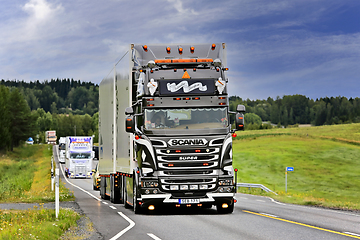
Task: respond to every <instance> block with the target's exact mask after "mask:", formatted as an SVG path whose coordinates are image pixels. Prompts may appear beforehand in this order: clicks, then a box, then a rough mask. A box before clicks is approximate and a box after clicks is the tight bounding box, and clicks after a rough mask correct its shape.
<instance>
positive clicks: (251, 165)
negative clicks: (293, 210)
mask: <svg viewBox="0 0 360 240" xmlns="http://www.w3.org/2000/svg"><path fill="white" fill-rule="evenodd" d="M233 144H234V148H233V156H234V167H237V168H238V169H239V174H238V182H246V183H259V184H263V185H265V186H267V187H269V188H270V189H272V190H274V191H275V192H277V193H278V194H279V196H277V197H275V196H273V195H272V197H275V198H278V199H280V200H281V201H287V202H295V203H301V204H310V205H321V206H327V207H335V208H338V207H339V208H346V209H360V202H359V199H360V175H359V172H360V124H344V125H332V126H319V127H307V128H288V129H270V130H261V131H244V132H238V137H237V138H236V139H235V140H234V143H233ZM287 166H291V167H294V169H295V170H294V172H289V173H288V192H287V193H285V167H287ZM242 191H248V190H246V189H242ZM256 192H258V191H256V190H253V191H252V193H256Z"/></svg>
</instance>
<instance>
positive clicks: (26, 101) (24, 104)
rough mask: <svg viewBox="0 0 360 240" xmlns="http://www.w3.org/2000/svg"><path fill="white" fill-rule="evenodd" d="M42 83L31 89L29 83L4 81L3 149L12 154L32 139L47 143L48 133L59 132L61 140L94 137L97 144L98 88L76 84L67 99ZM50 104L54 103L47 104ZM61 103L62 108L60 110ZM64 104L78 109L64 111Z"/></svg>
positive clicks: (0, 90)
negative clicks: (67, 137)
mask: <svg viewBox="0 0 360 240" xmlns="http://www.w3.org/2000/svg"><path fill="white" fill-rule="evenodd" d="M52 82H53V83H54V82H56V81H52ZM66 82H67V81H66ZM50 83H51V82H50ZM70 83H71V81H70ZM41 84H43V85H45V86H41ZM41 84H40V85H37V84H33V85H32V87H34V88H30V87H27V86H29V85H28V83H22V82H18V83H17V84H12V85H11V82H9V81H1V82H0V126H1V127H0V139H1V140H0V150H4V149H5V150H10V151H12V150H13V148H14V147H16V146H18V145H19V144H21V142H24V141H26V140H27V139H28V138H29V137H32V138H33V139H34V140H35V142H36V141H39V143H44V141H45V131H48V130H56V131H57V137H58V138H59V137H65V136H71V135H77V136H80V135H82V136H92V135H94V136H95V138H94V142H97V141H98V140H97V139H98V118H99V114H98V112H97V111H98V110H97V109H98V107H97V105H98V86H95V85H93V84H92V85H91V84H89V85H84V84H82V83H81V84H79V83H77V85H76V84H75V82H74V85H73V87H71V88H70V90H69V92H68V93H67V94H66V95H67V97H66V98H65V100H63V99H62V98H61V97H59V96H58V95H57V92H56V90H55V89H52V88H51V87H50V86H49V82H44V83H41ZM5 85H9V86H5ZM24 86H25V87H24ZM47 101H50V102H52V104H50V106H49V105H46V103H47ZM59 102H60V109H58V108H57V106H58V105H57V104H58V103H59ZM61 102H63V103H64V104H66V103H69V104H71V103H75V102H76V103H77V104H72V106H74V107H75V108H69V107H68V108H66V109H65V110H64V107H63V106H65V105H62V103H61ZM79 103H83V105H81V104H79ZM34 104H35V105H34ZM95 104H96V105H95ZM90 105H91V106H90ZM36 107H37V108H36ZM88 112H89V113H91V115H90V114H88Z"/></svg>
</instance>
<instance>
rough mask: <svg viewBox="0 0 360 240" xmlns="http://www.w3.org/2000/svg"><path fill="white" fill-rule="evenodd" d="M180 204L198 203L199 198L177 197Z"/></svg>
mask: <svg viewBox="0 0 360 240" xmlns="http://www.w3.org/2000/svg"><path fill="white" fill-rule="evenodd" d="M179 203H180V204H192V203H200V199H179Z"/></svg>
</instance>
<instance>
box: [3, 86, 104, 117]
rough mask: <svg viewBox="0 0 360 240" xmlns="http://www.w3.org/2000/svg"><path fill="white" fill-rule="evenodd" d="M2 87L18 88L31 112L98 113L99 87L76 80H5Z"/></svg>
mask: <svg viewBox="0 0 360 240" xmlns="http://www.w3.org/2000/svg"><path fill="white" fill-rule="evenodd" d="M0 84H1V85H3V86H7V87H10V88H18V89H19V91H20V92H21V93H22V95H23V96H24V98H25V100H26V102H27V103H28V105H29V107H30V110H36V109H38V108H42V109H44V111H45V112H50V113H73V114H80V115H83V114H89V115H91V116H92V115H93V114H94V113H96V112H97V111H98V105H99V86H98V85H97V84H94V83H91V82H81V81H80V80H78V81H76V80H74V79H51V80H50V81H47V80H45V81H43V82H40V81H39V80H37V81H35V82H25V81H23V80H22V81H18V80H7V81H5V80H4V79H3V80H1V82H0Z"/></svg>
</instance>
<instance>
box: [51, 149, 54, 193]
mask: <svg viewBox="0 0 360 240" xmlns="http://www.w3.org/2000/svg"><path fill="white" fill-rule="evenodd" d="M54 183H55V176H54V157H53V156H51V191H52V192H53V191H54Z"/></svg>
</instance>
